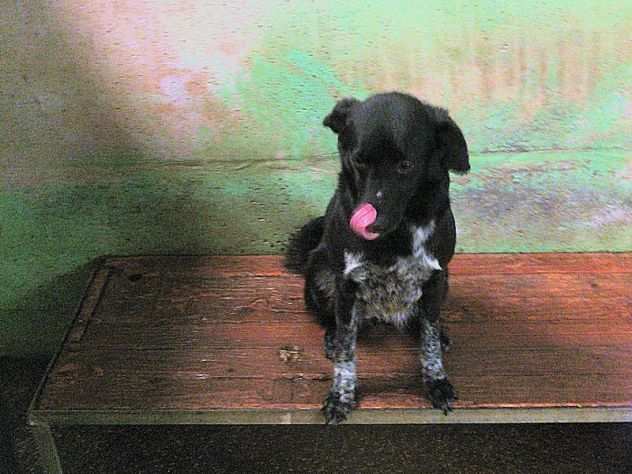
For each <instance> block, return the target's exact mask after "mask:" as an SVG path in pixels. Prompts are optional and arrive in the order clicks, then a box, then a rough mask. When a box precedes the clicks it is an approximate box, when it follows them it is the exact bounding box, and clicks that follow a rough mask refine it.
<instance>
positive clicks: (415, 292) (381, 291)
mask: <svg viewBox="0 0 632 474" xmlns="http://www.w3.org/2000/svg"><path fill="white" fill-rule="evenodd" d="M433 231H434V222H430V224H429V225H428V226H425V227H413V228H411V233H412V248H411V255H409V256H406V257H399V258H398V259H397V261H396V262H395V263H394V264H393V265H391V266H390V267H382V266H379V265H376V264H374V263H371V262H367V261H365V260H364V257H363V256H362V255H361V254H357V253H351V252H345V270H344V275H345V277H346V278H349V279H351V280H353V281H355V282H356V283H357V284H358V290H357V292H356V304H357V305H358V307H357V309H358V310H359V311H360V314H362V315H363V317H365V318H376V319H379V320H382V321H385V322H389V323H392V324H395V325H396V326H404V325H405V324H406V321H407V320H408V318H409V317H410V316H411V315H413V314H414V311H415V304H416V303H417V302H418V301H419V299H420V298H421V296H422V285H423V284H424V282H425V281H427V280H428V279H429V278H430V276H431V275H432V273H433V272H434V271H435V270H441V266H440V265H439V262H438V261H437V259H436V258H435V257H434V256H433V255H431V254H430V253H429V251H428V250H427V249H426V243H427V242H428V239H429V238H430V236H431V235H432V232H433Z"/></svg>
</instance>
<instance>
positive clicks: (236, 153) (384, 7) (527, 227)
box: [0, 0, 632, 355]
mask: <svg viewBox="0 0 632 474" xmlns="http://www.w3.org/2000/svg"><path fill="white" fill-rule="evenodd" d="M9 3H10V4H9V5H5V6H3V8H1V9H0V117H1V120H2V125H1V126H0V172H1V179H2V181H1V186H2V187H1V188H0V262H1V263H0V282H1V284H0V355H5V354H29V353H36V352H51V351H52V350H53V349H54V348H55V347H56V345H57V344H58V343H59V340H60V337H61V334H62V330H63V327H64V326H65V325H66V324H67V322H68V321H69V319H70V317H71V316H72V310H73V307H74V305H75V304H76V302H77V301H78V298H79V296H80V294H81V290H82V285H83V284H84V282H85V278H86V275H87V270H88V267H89V262H91V261H92V259H94V258H95V257H97V256H100V255H105V254H119V255H122V254H143V253H180V252H181V253H231V254H236V253H240V254H248V253H279V252H280V251H281V250H282V249H283V245H284V242H285V239H286V236H287V234H288V232H289V231H290V230H291V229H293V228H295V227H296V226H298V225H299V224H301V223H302V222H303V221H304V220H305V219H307V218H308V217H312V216H315V215H317V214H319V213H320V212H322V210H323V208H324V206H325V204H326V201H327V199H328V197H329V195H330V193H331V191H332V188H333V186H334V183H335V178H336V172H337V162H336V159H335V158H334V157H333V154H334V152H335V141H334V136H333V135H332V134H331V132H329V131H328V130H326V129H324V128H323V127H322V126H321V121H322V118H323V116H324V115H325V114H326V113H327V112H328V111H329V110H330V108H331V107H332V105H333V103H334V101H335V100H336V99H337V98H340V97H342V96H346V95H355V96H357V97H359V98H363V97H366V96H367V95H368V94H370V93H372V92H376V91H383V90H392V89H399V90H405V91H408V92H411V93H413V94H416V95H417V96H419V97H421V98H424V99H426V100H428V101H430V102H433V103H436V104H439V105H443V106H446V107H448V108H449V109H450V111H451V113H452V115H453V117H454V118H455V119H456V120H457V122H458V123H459V124H460V125H461V127H462V129H463V131H464V132H465V135H466V137H467V139H468V142H469V144H470V148H471V150H472V160H471V161H472V173H471V174H470V175H468V176H464V177H456V178H455V180H454V187H453V191H454V192H453V195H454V199H453V200H454V205H455V212H456V214H457V219H458V224H459V250H460V251H477V252H478V251H480V252H495V251H509V252H515V251H520V252H523V251H588V250H632V138H631V137H632V133H631V132H632V0H622V1H621V0H619V1H597V0H595V1H581V0H580V1H571V0H561V1H533V2H498V1H493V0H480V1H478V2H475V3H471V4H463V2H449V1H448V2H446V1H445V0H430V1H425V2H412V1H411V2H392V1H385V0H382V1H374V2H364V1H362V2H361V1H355V0H353V1H347V2H340V1H338V2H329V1H321V2H311V1H310V2H308V1H304V2H298V1H297V2H286V1H281V0H278V1H277V0H263V1H262V0H258V1H255V0H252V1H236V2H217V1H199V0H195V1H194V0H178V1H176V0H174V1H146V2H136V1H133V0H123V1H118V2H111V1H109V0H94V1H91V2H83V1H80V0H62V1H55V2H50V1H45V0H30V1H29V2H9Z"/></svg>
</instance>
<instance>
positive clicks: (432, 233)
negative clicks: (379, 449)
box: [286, 92, 470, 424]
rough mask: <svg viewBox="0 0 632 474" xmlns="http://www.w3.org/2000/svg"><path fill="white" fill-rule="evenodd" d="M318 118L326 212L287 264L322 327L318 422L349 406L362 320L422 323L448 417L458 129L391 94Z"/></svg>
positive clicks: (442, 115)
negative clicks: (334, 155)
mask: <svg viewBox="0 0 632 474" xmlns="http://www.w3.org/2000/svg"><path fill="white" fill-rule="evenodd" d="M323 124H324V125H325V126H327V127H329V128H331V129H332V130H333V131H334V132H335V133H336V134H337V135H338V151H339V153H340V158H341V163H342V171H341V173H340V175H339V179H338V187H337V190H336V192H335V194H334V196H333V198H332V199H331V201H330V203H329V206H328V207H327V211H326V213H325V215H324V216H322V217H319V218H317V219H314V220H312V221H310V222H309V223H307V224H306V225H305V226H304V227H303V228H302V229H301V230H300V231H298V232H297V233H296V234H295V235H294V236H292V238H291V239H290V244H289V249H288V252H287V259H286V266H287V268H288V269H290V270H291V271H294V272H297V273H300V274H302V275H304V276H305V279H306V282H305V302H306V305H307V307H308V308H309V309H310V310H311V311H313V312H314V313H315V314H316V315H317V316H318V317H319V319H320V321H321V323H322V324H323V325H324V326H325V327H326V333H325V352H326V354H327V357H329V359H331V360H332V361H333V363H334V376H333V385H332V387H331V391H330V392H329V396H328V397H327V399H326V400H325V404H324V407H323V410H324V412H325V417H326V421H327V423H332V424H336V423H339V422H341V421H344V420H345V419H346V417H347V415H348V414H349V413H350V411H351V409H352V408H353V406H354V405H355V398H356V358H355V346H356V337H357V333H358V328H359V326H360V325H361V324H362V322H363V321H366V320H367V319H377V320H381V321H385V322H388V323H393V324H395V325H396V326H399V327H404V326H415V327H418V328H420V331H421V364H422V370H421V373H422V376H423V381H424V384H425V387H426V390H427V394H428V397H429V398H430V400H431V401H432V404H433V406H434V407H437V408H440V409H441V410H443V411H444V413H446V414H447V412H448V410H451V403H452V401H453V400H454V399H455V398H456V397H455V393H454V389H453V388H452V385H451V384H450V382H449V381H448V378H447V375H446V372H445V370H444V368H443V361H442V344H443V345H445V344H446V343H447V337H445V336H444V335H443V334H442V332H441V330H440V327H439V308H440V305H441V303H442V301H443V300H444V298H445V296H446V294H447V290H448V270H447V267H448V262H449V261H450V259H451V258H452V255H453V254H454V247H455V240H456V231H455V223H454V216H453V215H452V211H451V209H450V200H449V196H448V190H449V185H450V177H449V174H448V170H452V171H455V172H457V173H466V172H467V171H468V170H469V169H470V165H469V157H468V152H467V145H466V143H465V139H464V138H463V134H462V133H461V130H460V129H459V127H458V126H457V125H456V124H455V123H454V121H453V120H452V119H451V118H450V117H449V115H448V112H447V111H446V110H444V109H441V108H437V107H433V106H431V105H428V104H425V103H423V102H420V101H419V100H417V99H416V98H414V97H411V96H409V95H406V94H402V93H398V92H393V93H388V94H378V95H375V96H372V97H370V98H369V99H367V100H365V101H363V102H361V101H358V100H356V99H353V98H347V99H343V100H341V101H339V102H338V103H337V104H336V106H335V107H334V109H333V110H332V112H331V113H330V114H329V115H328V116H327V117H325V120H324V122H323Z"/></svg>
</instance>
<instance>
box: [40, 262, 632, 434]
mask: <svg viewBox="0 0 632 474" xmlns="http://www.w3.org/2000/svg"><path fill="white" fill-rule="evenodd" d="M450 270H451V295H450V297H449V300H448V302H447V304H446V306H445V308H444V320H445V322H446V327H447V329H448V332H449V334H450V336H451V338H452V341H453V346H452V350H451V351H450V352H449V353H448V354H446V356H445V362H446V366H447V370H448V373H449V374H450V377H451V380H452V382H453V384H454V385H455V387H456V389H457V391H458V395H459V400H458V402H457V403H455V412H454V413H453V414H451V415H449V416H448V417H445V419H443V418H439V417H438V415H437V413H436V410H431V409H430V408H429V404H428V402H427V401H426V399H425V397H424V395H423V388H422V385H421V378H420V368H419V362H418V350H417V346H418V340H417V338H415V337H413V336H410V335H403V334H400V333H398V332H396V331H395V330H393V329H391V328H386V327H384V326H376V327H372V328H369V329H367V330H366V331H364V332H363V334H362V336H361V338H360V340H359V344H358V370H359V377H360V394H361V398H360V403H359V407H358V409H357V412H356V413H357V414H354V415H353V416H352V417H351V419H350V421H351V422H353V421H354V420H355V421H357V422H371V421H375V422H379V421H384V422H406V421H407V420H408V421H409V422H423V420H426V421H430V422H437V421H438V422H451V421H454V422H459V421H461V422H463V421H466V422H475V421H490V420H493V421H494V422H502V421H506V422H515V421H520V420H526V421H529V420H531V421H533V420H536V421H538V420H539V421H560V420H563V421H614V420H629V419H632V413H630V411H632V291H631V290H632V254H479V255H472V254H470V255H458V256H456V257H455V259H454V261H453V262H452V264H451V265H450ZM302 288H303V282H302V280H301V279H300V278H298V277H295V276H292V275H288V274H287V273H286V272H285V271H284V270H283V269H282V267H281V264H280V259H279V258H278V257H264V256H255V257H209V256H196V257H193V256H160V257H130V258H112V259H109V260H107V261H105V262H104V264H103V266H102V267H101V268H100V269H99V270H98V271H97V272H96V274H95V278H94V279H93V282H92V285H91V287H90V288H89V290H88V292H87V294H86V297H85V299H84V302H83V304H82V307H81V309H80V312H79V314H78V316H77V319H76V321H75V323H74V325H73V327H72V328H71V330H70V332H69V336H68V338H67V339H66V342H65V344H64V347H63V348H62V350H61V352H60V354H59V356H58V358H57V360H56V362H55V364H54V365H53V367H52V368H51V371H50V373H49V374H48V377H47V380H46V382H45V384H44V385H43V389H42V392H41V394H40V396H39V398H38V399H37V401H36V403H35V405H34V408H33V410H32V415H33V416H35V417H38V416H39V417H40V418H41V419H48V420H55V421H56V422H63V421H64V420H65V421H66V422H80V421H81V420H83V421H84V422H90V420H92V422H104V420H108V419H110V420H111V421H112V422H113V423H116V422H121V420H126V421H125V422H138V423H143V422H152V420H153V422H161V420H162V422H165V421H164V420H171V421H172V422H178V420H180V421H182V420H198V422H209V423H212V422H228V421H229V420H230V419H233V420H235V422H283V420H285V421H288V420H291V421H295V422H319V421H321V420H320V417H319V416H317V415H316V413H317V411H318V409H319V407H320V403H321V401H322V399H323V398H324V396H325V395H326V393H327V390H328V387H329V385H330V383H331V370H332V369H331V363H330V362H329V361H328V360H327V359H326V358H325V357H324V355H323V350H322V335H323V331H322V329H321V328H320V327H319V326H318V325H317V324H316V323H315V322H314V319H313V317H312V316H311V315H310V314H309V313H307V312H306V311H305V309H304V307H303V301H302ZM629 407H630V408H631V409H630V410H627V408H629ZM494 410H496V412H494ZM512 410H513V411H512ZM564 410H567V411H564ZM568 410H570V411H568ZM460 412H461V414H459V413H460ZM240 413H241V415H240ZM257 413H259V414H260V415H261V416H260V417H259V418H258V415H257ZM512 413H513V414H514V415H516V416H513V415H512ZM90 414H93V415H94V416H93V417H92V418H91V417H90ZM151 414H154V415H155V416H154V415H151ZM160 414H165V415H164V416H165V417H163V418H161V416H160ZM229 414H230V416H229ZM108 415H109V416H110V418H108ZM178 415H181V418H178ZM214 415H216V416H215V417H214ZM152 416H153V418H152ZM231 416H232V418H231ZM283 416H286V418H282V417H283ZM287 417H290V418H287ZM582 417H583V419H582ZM86 420H87V421H86ZM134 420H135V421H134ZM200 420H203V421H200ZM266 420H270V421H266ZM439 420H440V421H439Z"/></svg>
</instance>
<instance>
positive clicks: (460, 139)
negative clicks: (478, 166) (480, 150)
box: [437, 111, 470, 174]
mask: <svg viewBox="0 0 632 474" xmlns="http://www.w3.org/2000/svg"><path fill="white" fill-rule="evenodd" d="M442 112H444V113H442V114H441V119H440V120H439V122H438V123H437V143H438V145H439V147H440V148H441V149H442V152H443V159H444V160H445V164H446V165H447V167H448V169H449V170H452V171H454V172H456V173H460V174H464V173H467V172H468V171H469V170H470V157H469V154H468V152H467V143H466V142H465V137H464V136H463V132H461V129H460V128H459V126H458V125H457V124H456V123H455V122H454V120H452V119H451V118H450V116H449V115H448V113H447V112H445V111H442Z"/></svg>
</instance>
